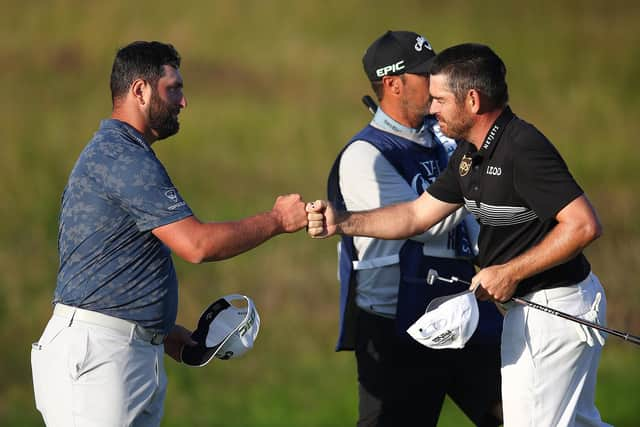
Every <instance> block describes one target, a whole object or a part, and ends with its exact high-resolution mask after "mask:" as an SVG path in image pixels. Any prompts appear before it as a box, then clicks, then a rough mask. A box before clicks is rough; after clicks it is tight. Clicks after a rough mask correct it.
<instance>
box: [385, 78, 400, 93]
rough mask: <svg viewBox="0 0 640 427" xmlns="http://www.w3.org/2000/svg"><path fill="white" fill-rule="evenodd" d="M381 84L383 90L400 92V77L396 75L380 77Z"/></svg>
mask: <svg viewBox="0 0 640 427" xmlns="http://www.w3.org/2000/svg"><path fill="white" fill-rule="evenodd" d="M382 86H383V88H384V90H385V92H389V93H392V94H393V95H399V94H400V90H401V88H400V78H399V77H397V76H384V77H383V78H382Z"/></svg>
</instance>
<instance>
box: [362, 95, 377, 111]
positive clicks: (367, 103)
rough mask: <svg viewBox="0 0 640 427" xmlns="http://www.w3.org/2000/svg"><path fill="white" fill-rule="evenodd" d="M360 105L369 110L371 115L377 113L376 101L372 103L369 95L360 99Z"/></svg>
mask: <svg viewBox="0 0 640 427" xmlns="http://www.w3.org/2000/svg"><path fill="white" fill-rule="evenodd" d="M362 103H363V104H364V106H365V107H367V110H369V112H370V113H371V114H375V113H376V111H378V104H376V101H374V100H373V98H371V97H370V96H369V95H365V96H363V97H362Z"/></svg>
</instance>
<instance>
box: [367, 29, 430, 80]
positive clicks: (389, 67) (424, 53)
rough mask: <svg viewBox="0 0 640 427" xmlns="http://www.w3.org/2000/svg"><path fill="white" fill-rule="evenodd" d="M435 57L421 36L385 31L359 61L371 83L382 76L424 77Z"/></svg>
mask: <svg viewBox="0 0 640 427" xmlns="http://www.w3.org/2000/svg"><path fill="white" fill-rule="evenodd" d="M435 56H436V53H435V52H434V51H433V48H432V47H431V44H430V43H429V41H428V40H427V39H425V38H424V37H422V36H421V35H420V34H416V33H414V32H411V31H387V32H386V33H384V34H383V35H382V36H381V37H379V38H378V39H376V41H374V42H373V43H372V44H371V46H369V48H368V49H367V51H366V52H365V54H364V56H363V57H362V64H363V65H364V71H365V73H367V77H369V80H371V81H378V80H382V78H383V77H384V76H397V75H400V74H405V73H409V74H426V73H428V72H429V67H430V65H431V62H432V61H433V58H434V57H435Z"/></svg>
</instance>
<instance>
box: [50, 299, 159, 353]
mask: <svg viewBox="0 0 640 427" xmlns="http://www.w3.org/2000/svg"><path fill="white" fill-rule="evenodd" d="M53 314H55V315H58V316H64V317H68V318H69V325H71V324H72V323H73V322H76V321H79V322H86V323H91V324H94V325H98V326H103V327H105V328H109V329H113V330H116V331H119V332H122V333H124V334H127V335H129V336H134V337H136V338H138V339H140V340H142V341H145V342H148V343H151V344H153V345H160V344H162V343H163V342H164V339H165V338H166V336H167V334H163V333H160V332H155V331H152V330H149V329H145V328H143V327H142V326H140V325H138V324H136V323H134V322H131V321H129V320H124V319H119V318H117V317H113V316H108V315H106V314H102V313H98V312H97V311H91V310H85V309H82V308H78V307H72V306H70V305H65V304H61V303H57V304H56V305H55V307H54V308H53Z"/></svg>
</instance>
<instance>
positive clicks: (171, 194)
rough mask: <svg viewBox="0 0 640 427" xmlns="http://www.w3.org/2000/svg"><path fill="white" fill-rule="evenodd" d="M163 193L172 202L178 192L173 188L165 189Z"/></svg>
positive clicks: (176, 199) (176, 197)
mask: <svg viewBox="0 0 640 427" xmlns="http://www.w3.org/2000/svg"><path fill="white" fill-rule="evenodd" d="M164 195H165V196H166V197H167V199H169V200H171V201H172V202H173V203H175V202H177V201H178V193H177V192H176V189H175V188H172V189H171V190H167V191H165V192H164Z"/></svg>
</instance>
